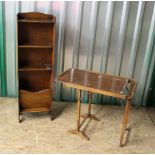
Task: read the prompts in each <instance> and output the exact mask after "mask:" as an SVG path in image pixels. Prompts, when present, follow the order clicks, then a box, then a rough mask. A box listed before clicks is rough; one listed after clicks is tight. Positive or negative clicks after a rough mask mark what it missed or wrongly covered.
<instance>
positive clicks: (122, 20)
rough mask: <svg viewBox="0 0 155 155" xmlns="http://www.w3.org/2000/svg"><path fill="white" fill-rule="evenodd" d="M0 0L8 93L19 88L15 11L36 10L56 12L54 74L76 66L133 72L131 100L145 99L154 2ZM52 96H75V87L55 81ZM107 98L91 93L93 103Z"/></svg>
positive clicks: (154, 21)
mask: <svg viewBox="0 0 155 155" xmlns="http://www.w3.org/2000/svg"><path fill="white" fill-rule="evenodd" d="M3 3H4V12H3V13H4V24H5V47H6V77H7V95H8V96H16V94H17V90H16V52H15V51H16V35H15V34H16V14H17V13H18V12H31V11H38V12H43V13H48V14H53V15H55V16H56V17H57V27H56V30H57V32H56V49H55V76H57V75H59V74H60V73H62V72H63V71H65V70H66V69H68V68H71V67H75V68H79V69H87V70H92V71H96V72H103V73H108V74H112V75H120V76H124V77H132V78H134V79H135V80H136V81H138V88H137V91H136V95H135V99H134V104H135V105H140V104H142V105H146V102H145V101H146V97H147V94H148V92H149V86H150V78H151V76H152V72H151V71H152V70H153V67H152V68H151V66H153V64H154V58H155V51H154V50H153V46H154V38H155V2H153V1H152V2H136V1H134V2H127V1H125V2H110V1H109V2H105V1H103V2H97V1H93V2H90V1H89V2H82V1H81V2H80V1H78V2H76V1H74V2H71V1H70V2H60V1H53V2H52V1H49V2H48V1H44V2H42V1H38V2H37V1H31V2H27V1H23V2H21V1H20V2H18V1H16V2H10V1H9V2H3ZM84 94H85V100H84V101H86V100H87V94H86V93H84ZM55 99H56V100H65V101H74V100H75V90H73V89H68V88H64V87H63V86H62V85H58V84H57V85H56V92H55ZM109 101H111V98H107V97H101V96H100V95H96V94H95V95H94V96H93V102H95V103H96V102H98V103H99V102H109ZM112 102H113V99H112Z"/></svg>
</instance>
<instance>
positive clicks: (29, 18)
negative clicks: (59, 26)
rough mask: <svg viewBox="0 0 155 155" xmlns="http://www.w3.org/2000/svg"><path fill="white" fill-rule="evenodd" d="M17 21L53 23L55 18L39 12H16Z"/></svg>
mask: <svg viewBox="0 0 155 155" xmlns="http://www.w3.org/2000/svg"><path fill="white" fill-rule="evenodd" d="M18 22H34V23H55V22H56V18H55V17H54V16H53V15H49V14H44V13H39V12H28V13H18Z"/></svg>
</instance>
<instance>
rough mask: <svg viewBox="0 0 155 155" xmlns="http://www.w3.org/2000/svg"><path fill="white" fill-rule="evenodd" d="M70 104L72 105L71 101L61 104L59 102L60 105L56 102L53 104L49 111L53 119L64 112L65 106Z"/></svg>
mask: <svg viewBox="0 0 155 155" xmlns="http://www.w3.org/2000/svg"><path fill="white" fill-rule="evenodd" d="M71 105H72V103H71V104H65V103H63V104H61V103H60V105H58V104H57V105H54V106H53V109H52V111H51V114H52V118H53V120H54V119H56V118H58V117H59V116H60V115H61V114H62V113H63V112H64V110H65V109H66V108H68V107H70V106H71Z"/></svg>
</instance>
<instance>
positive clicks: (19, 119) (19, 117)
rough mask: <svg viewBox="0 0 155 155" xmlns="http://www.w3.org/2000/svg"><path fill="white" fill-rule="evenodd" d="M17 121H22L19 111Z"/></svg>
mask: <svg viewBox="0 0 155 155" xmlns="http://www.w3.org/2000/svg"><path fill="white" fill-rule="evenodd" d="M18 122H19V123H21V122H22V115H21V114H20V113H19V114H18Z"/></svg>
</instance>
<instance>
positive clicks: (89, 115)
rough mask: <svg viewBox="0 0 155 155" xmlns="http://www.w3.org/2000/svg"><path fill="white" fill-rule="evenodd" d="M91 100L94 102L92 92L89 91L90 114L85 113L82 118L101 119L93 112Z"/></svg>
mask: <svg viewBox="0 0 155 155" xmlns="http://www.w3.org/2000/svg"><path fill="white" fill-rule="evenodd" d="M91 102H92V93H91V92H89V103H88V114H84V115H81V117H82V118H86V117H88V118H91V119H93V120H96V121H100V119H99V118H97V117H96V116H95V115H93V114H91Z"/></svg>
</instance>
